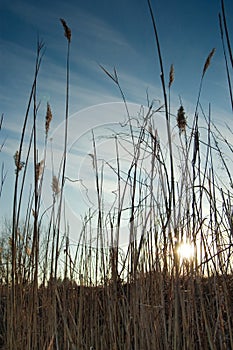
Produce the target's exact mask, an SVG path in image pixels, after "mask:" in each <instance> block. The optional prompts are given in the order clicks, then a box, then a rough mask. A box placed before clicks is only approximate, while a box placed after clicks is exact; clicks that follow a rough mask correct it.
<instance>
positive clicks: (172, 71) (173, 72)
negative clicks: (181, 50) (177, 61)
mask: <svg viewBox="0 0 233 350" xmlns="http://www.w3.org/2000/svg"><path fill="white" fill-rule="evenodd" d="M174 80H175V71H174V66H173V64H172V65H171V68H170V73H169V84H168V87H169V88H170V87H171V85H172V83H173V81H174Z"/></svg>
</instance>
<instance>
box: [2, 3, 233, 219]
mask: <svg viewBox="0 0 233 350" xmlns="http://www.w3.org/2000/svg"><path fill="white" fill-rule="evenodd" d="M151 4H152V8H153V11H154V16H155V19H156V24H157V28H158V34H159V39H160V45H161V51H162V57H163V63H164V71H165V76H166V81H167V83H168V80H169V70H170V66H171V64H173V65H174V69H175V80H174V83H173V86H172V90H171V106H172V112H173V113H174V114H176V112H177V110H178V108H179V106H180V98H181V99H182V103H183V105H184V108H185V111H186V114H187V116H188V122H189V121H190V122H191V121H192V118H193V115H194V111H195V105H196V101H197V95H198V90H199V84H200V79H201V74H202V69H203V65H204V63H205V60H206V58H207V56H208V54H209V53H210V51H211V50H212V49H213V48H216V53H215V55H214V57H213V59H212V61H211V65H210V67H209V68H208V71H207V74H206V76H205V79H204V82H203V91H202V95H201V103H202V106H203V108H204V109H205V110H208V105H209V103H211V110H212V118H213V120H214V122H215V123H216V125H218V126H219V127H222V128H223V131H224V132H226V133H228V135H229V132H228V131H227V130H226V129H224V128H225V123H228V125H230V126H231V123H232V111H231V105H230V98H229V92H228V88H227V77H226V70H225V63H224V56H223V52H222V42H221V38H220V30H219V23H218V13H219V12H220V10H221V9H220V1H218V0H212V1H203V0H189V1H185V0H177V1H173V0H156V1H155V0H152V1H151ZM225 10H226V14H227V23H228V30H229V33H230V35H231V33H233V2H232V0H225ZM60 18H64V19H65V20H66V22H67V24H68V26H69V27H70V28H71V30H72V39H71V48H70V99H69V116H70V124H69V125H70V126H69V144H68V149H69V154H70V159H72V155H73V154H75V152H76V153H77V152H79V154H78V157H79V158H78V161H80V162H81V164H82V166H81V165H79V166H78V167H79V169H78V170H77V169H76V168H77V167H76V165H74V163H72V162H71V163H69V164H68V169H67V176H70V177H72V179H74V178H77V177H78V176H80V178H83V177H84V175H85V174H86V173H85V171H86V170H85V169H87V168H86V167H85V162H86V161H87V159H88V154H89V153H92V151H91V147H92V144H91V136H90V135H91V130H92V129H95V130H96V133H97V134H98V133H99V136H100V135H101V133H105V132H106V134H107V135H108V132H109V130H111V128H114V127H116V128H117V125H118V124H117V123H119V121H123V120H124V119H125V110H124V106H122V98H121V96H120V93H119V90H118V89H117V87H116V85H115V84H114V83H113V81H112V80H111V79H110V78H109V77H107V76H106V74H104V72H103V70H101V68H100V65H102V66H104V67H105V68H106V69H108V70H109V71H113V68H114V67H115V68H116V70H117V72H118V76H119V81H120V84H121V88H122V90H123V91H124V94H125V97H126V99H127V101H128V102H129V104H130V106H131V108H132V110H133V111H134V113H137V109H139V106H141V105H144V106H146V105H147V93H148V96H149V99H150V101H152V100H155V101H157V102H156V103H158V104H159V101H161V100H162V90H161V81H160V68H159V61H158V55H157V49H156V45H155V39H154V33H153V26H152V22H151V18H150V14H149V10H148V5H147V1H146V0H140V1H139V0H118V1H112V0H108V1H107V0H100V1H98V2H97V1H96V2H95V1H92V0H86V1H81V0H72V1H66V2H64V1H60V0H58V1H56V2H55V1H47V0H46V1H45V0H41V1H40V2H38V1H32V0H31V1H29V0H27V1H26V0H22V1H18V0H12V1H7V0H1V2H0V112H1V113H3V114H4V120H3V125H2V130H1V133H0V141H1V142H5V143H4V147H3V148H2V150H1V154H0V157H1V160H0V161H1V166H2V164H4V172H6V181H5V184H4V188H3V191H2V198H1V201H0V212H1V216H2V217H7V216H9V213H10V212H11V210H12V208H11V206H12V204H11V203H12V196H13V190H12V187H13V186H12V183H13V182H12V181H14V161H13V155H14V154H15V151H16V150H17V149H18V147H19V140H20V135H21V132H22V125H23V120H24V116H25V112H26V107H27V101H28V98H29V93H30V89H31V85H32V82H33V74H34V69H35V58H36V49H37V41H38V38H39V40H42V41H43V42H44V48H45V52H44V56H43V59H42V63H41V69H40V72H39V78H38V88H37V101H40V108H39V110H38V141H39V142H38V149H39V153H40V155H39V157H41V159H42V157H43V147H42V146H41V145H42V144H43V137H44V118H45V114H46V106H47V102H49V104H50V106H51V109H52V113H53V120H52V123H51V130H50V137H51V138H53V139H54V144H53V155H54V159H56V156H57V157H58V158H59V155H60V154H61V152H62V149H61V147H60V148H59V142H60V141H61V138H62V136H61V130H62V126H63V124H62V123H63V120H64V115H65V93H66V83H65V82H66V52H67V51H66V50H67V41H66V38H65V37H64V32H63V28H62V26H61V23H60V21H59V19H60ZM232 38H233V35H232ZM232 40H233V39H232ZM29 124H30V121H29ZM159 124H160V122H159ZM113 125H115V126H113ZM160 128H161V133H163V128H164V127H163V122H162V121H161V124H160ZM28 135H29V129H28V133H27V137H29V136H28ZM56 137H57V139H56ZM85 137H86V138H85ZM87 139H88V142H89V143H88V145H87ZM56 140H57V141H56ZM100 144H101V145H102V143H101V142H100ZM107 147H109V148H108V150H109V149H110V148H111V147H113V146H112V145H107V144H104V147H103V148H104V151H105V152H106V151H107ZM82 149H84V150H85V152H86V153H85V157H84V158H83V157H81V155H82V152H84V151H81V150H82ZM105 155H106V156H107V157H108V159H110V158H111V155H110V154H108V153H105ZM90 157H91V156H89V158H90ZM48 167H49V166H48ZM50 168H51V164H50ZM80 169H81V170H80ZM50 170H51V169H50ZM80 174H81V175H80ZM86 176H87V177H88V175H87V174H86ZM48 186H50V185H49V184H48ZM72 191H73V189H71V192H72ZM79 191H80V189H79ZM68 195H69V190H68ZM69 202H70V203H72V199H70V200H69ZM48 205H49V204H48ZM45 206H46V204H45ZM71 207H74V204H72V205H71ZM80 215H83V212H82V213H80Z"/></svg>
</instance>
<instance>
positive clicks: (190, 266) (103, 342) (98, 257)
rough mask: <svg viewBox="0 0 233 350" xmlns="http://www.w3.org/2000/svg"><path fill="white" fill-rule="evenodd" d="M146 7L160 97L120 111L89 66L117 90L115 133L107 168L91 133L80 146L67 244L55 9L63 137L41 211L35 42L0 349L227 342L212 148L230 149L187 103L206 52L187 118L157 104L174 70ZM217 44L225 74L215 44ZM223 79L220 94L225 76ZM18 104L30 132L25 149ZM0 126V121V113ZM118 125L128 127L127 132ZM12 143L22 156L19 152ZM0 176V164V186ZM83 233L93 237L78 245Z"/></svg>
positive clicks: (229, 232)
mask: <svg viewBox="0 0 233 350" xmlns="http://www.w3.org/2000/svg"><path fill="white" fill-rule="evenodd" d="M148 6H149V14H150V17H151V20H152V26H153V29H154V35H155V43H156V48H157V51H158V56H159V64H160V70H161V75H160V78H161V83H162V91H163V99H164V100H163V103H161V105H159V106H154V103H153V102H151V103H150V102H149V104H148V109H146V110H145V111H144V112H142V113H140V114H139V115H138V116H137V117H135V116H132V115H131V112H130V107H129V105H128V103H127V99H126V98H125V95H124V93H123V90H122V88H121V85H120V81H119V77H118V74H117V71H116V69H115V68H114V72H113V73H110V72H109V71H107V70H106V69H105V68H104V67H103V66H101V69H102V70H103V71H104V72H105V73H106V74H107V76H108V77H109V78H111V79H112V80H113V82H114V83H115V84H116V86H117V88H118V89H119V93H120V95H121V97H122V99H123V102H124V105H125V108H126V112H127V117H128V118H127V122H126V124H125V125H122V132H121V133H116V134H115V135H113V138H114V144H115V165H112V164H110V163H109V162H107V160H106V161H105V160H104V161H103V160H100V157H99V154H98V148H97V146H96V137H95V134H94V132H93V133H92V145H93V152H92V153H91V154H90V156H91V158H92V165H93V172H94V178H95V187H96V198H97V211H92V209H91V208H90V209H89V211H88V213H87V214H86V216H85V218H84V219H83V227H82V229H81V231H80V234H79V236H78V240H77V244H76V250H75V252H73V250H72V249H71V245H70V239H69V230H68V229H66V230H65V232H62V230H61V222H62V220H63V218H64V222H65V221H66V217H65V203H64V196H63V194H64V188H65V181H66V160H67V142H68V121H69V120H68V114H69V56H70V45H71V30H70V28H69V27H68V25H67V24H66V22H65V21H64V20H63V19H61V23H62V26H63V29H64V31H65V37H66V39H67V44H68V46H67V65H66V71H67V81H66V97H65V107H66V108H65V110H66V112H65V128H64V148H63V154H62V159H61V164H60V169H59V172H58V174H56V173H55V172H54V169H53V173H52V179H51V183H52V191H53V198H52V205H51V206H50V207H49V208H47V209H46V212H42V209H41V202H42V193H43V192H42V187H43V181H44V176H45V173H44V166H45V167H46V162H47V147H48V134H49V129H50V127H51V126H50V122H51V120H52V112H51V107H50V105H49V104H48V105H47V113H46V116H45V143H44V144H45V149H44V153H43V158H42V159H41V157H39V154H38V146H37V142H38V141H37V124H38V121H37V113H38V108H39V104H38V103H37V79H38V73H39V68H40V65H41V62H42V57H43V43H42V42H38V46H37V55H36V63H35V74H34V78H33V84H32V89H31V94H30V98H29V102H28V105H27V108H26V113H25V119H24V123H23V128H22V134H21V139H20V142H19V148H18V150H17V152H16V153H15V156H14V159H15V165H16V172H15V185H14V200H13V214H12V224H10V226H9V227H5V230H6V232H5V233H4V234H5V235H4V234H2V239H1V248H0V264H1V265H0V266H1V267H0V298H1V299H0V308H1V310H0V311H1V312H0V348H1V349H10V350H13V349H14V350H15V349H28V350H29V349H30V350H31V349H35V350H36V349H40V350H41V349H45V350H51V349H63V350H66V349H67V350H68V349H72V350H74V349H76V350H77V349H124V350H125V349H129V350H131V349H135V350H136V349H216V350H217V349H224V350H225V349H231V348H233V336H232V328H233V316H232V315H233V306H232V305H233V303H232V300H233V271H232V253H233V251H232V250H233V241H232V239H233V238H232V237H233V221H232V204H233V203H232V178H231V173H230V170H229V169H228V167H227V162H226V161H225V155H224V153H223V152H222V150H221V145H224V146H225V147H226V148H227V150H228V152H229V154H230V155H231V154H232V145H231V143H230V141H229V140H227V138H226V137H225V136H224V135H222V133H221V131H220V130H218V128H217V127H216V126H215V125H214V124H213V122H212V112H211V106H210V107H209V110H208V111H207V112H206V111H204V110H203V108H202V106H201V103H200V101H201V93H202V83H203V79H204V78H205V75H206V74H208V69H209V66H210V65H211V59H213V58H214V57H213V55H214V50H212V51H211V52H210V54H209V55H207V59H206V61H204V64H203V69H202V71H201V70H200V72H201V73H200V86H199V88H198V91H197V102H196V108H195V111H194V118H193V123H192V125H189V124H188V121H187V118H186V115H185V107H184V106H183V105H182V102H181V103H180V106H178V108H177V113H176V114H175V115H174V113H173V111H172V110H171V109H172V108H171V105H170V94H171V89H172V83H173V81H174V74H175V71H174V67H173V66H171V70H170V76H169V79H168V84H167V83H166V77H165V74H164V70H163V58H162V52H161V49H160V42H159V37H158V32H157V27H156V22H155V17H154V13H153V9H152V6H151V3H150V1H149V0H148ZM219 18H220V33H221V39H222V41H223V44H224V42H225V41H224V40H225V39H224V35H226V40H227V49H228V54H229V55H230V57H231V47H230V39H229V34H228V32H227V24H226V17H225V11H224V3H223V1H222V13H221V14H220V15H219ZM222 18H223V20H224V26H223V25H222V22H221V21H222ZM224 33H225V34H224ZM224 55H225V59H226V66H227V70H228V73H229V69H230V68H229V65H228V63H227V62H228V56H227V51H226V49H225V45H224ZM228 86H229V90H230V95H231V84H230V74H228ZM167 96H168V97H167ZM31 111H32V116H33V123H32V129H31V130H30V135H31V137H30V142H29V146H28V148H27V149H26V150H25V147H26V146H25V142H24V139H25V132H26V129H27V125H28V120H29V116H30V112H31ZM158 116H159V117H160V118H161V116H162V118H163V120H164V121H165V126H166V137H165V138H166V140H165V141H166V142H165V144H167V146H166V147H165V146H164V144H163V143H162V140H161V135H160V134H159V132H158V131H157V129H156V127H155V125H156V123H155V121H156V118H157V117H158ZM200 120H201V121H202V122H201V126H200ZM203 122H204V124H203ZM0 125H1V127H2V119H1V123H0ZM124 127H128V129H127V130H130V134H128V133H127V132H126V131H125V129H124ZM174 135H176V136H174ZM3 147H4V144H3ZM124 152H126V153H127V157H128V159H129V167H128V169H127V171H125V169H124V168H123V165H122V161H121V160H122V154H123V153H124ZM23 154H24V155H26V156H25V161H24V162H23V160H22V155H23ZM216 157H218V159H220V161H221V163H222V166H223V167H224V169H225V176H226V181H225V182H222V181H221V179H219V177H218V174H217V172H216V170H215V169H216ZM30 159H33V162H32V163H30ZM30 167H32V168H33V174H34V175H33V179H32V183H33V186H32V190H31V192H30V193H29V194H28V205H27V208H26V210H25V212H24V213H22V210H23V209H22V208H23V207H22V201H23V195H24V191H26V189H25V181H26V180H25V179H26V174H27V172H28V171H29V168H30ZM106 169H111V171H112V174H113V175H112V176H113V177H114V178H115V181H116V182H115V183H116V189H114V193H115V200H114V203H112V206H111V207H110V209H108V210H106V208H105V198H104V183H105V182H104V176H105V171H106ZM4 181H5V173H4V167H2V173H1V187H0V195H1V192H2V187H3V185H4ZM228 183H229V184H230V186H228ZM45 213H46V215H47V217H48V216H49V220H47V221H44V218H45ZM125 213H127V215H128V226H127V227H128V244H127V247H126V249H123V248H122V246H121V240H120V236H121V232H122V230H123V229H124V230H125V227H124V226H125V218H124V215H125ZM21 218H24V220H23V219H21ZM94 225H96V227H94ZM94 228H95V231H96V232H97V234H96V237H94V235H95V234H94ZM7 239H8V242H7ZM94 240H95V244H91V242H93V241H94ZM182 242H189V243H190V244H191V245H192V246H193V249H194V255H193V256H192V257H191V258H183V259H182V257H181V255H180V254H179V253H178V252H179V250H178V248H179V247H180V246H181V244H182Z"/></svg>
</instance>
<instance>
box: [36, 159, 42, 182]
mask: <svg viewBox="0 0 233 350" xmlns="http://www.w3.org/2000/svg"><path fill="white" fill-rule="evenodd" d="M43 170H44V159H42V160H41V161H40V162H39V163H37V164H36V180H37V181H38V180H39V178H40V177H41V175H42V173H43Z"/></svg>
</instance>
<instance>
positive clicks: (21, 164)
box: [14, 151, 25, 173]
mask: <svg viewBox="0 0 233 350" xmlns="http://www.w3.org/2000/svg"><path fill="white" fill-rule="evenodd" d="M14 160H15V166H16V169H15V172H16V173H17V172H19V171H20V170H22V168H23V167H24V165H25V164H24V162H21V161H20V159H19V151H16V152H15V155H14Z"/></svg>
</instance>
